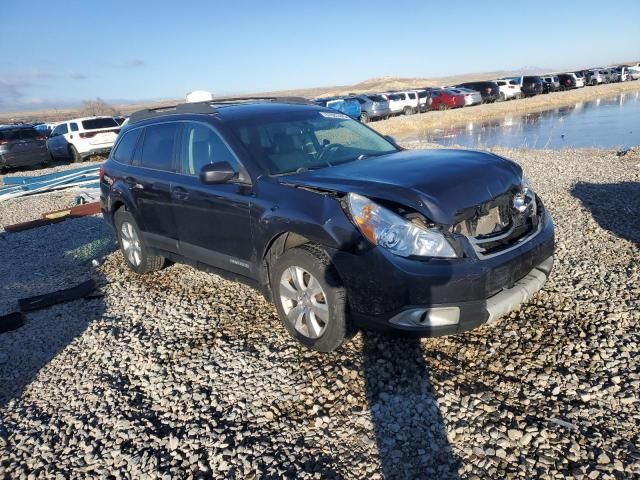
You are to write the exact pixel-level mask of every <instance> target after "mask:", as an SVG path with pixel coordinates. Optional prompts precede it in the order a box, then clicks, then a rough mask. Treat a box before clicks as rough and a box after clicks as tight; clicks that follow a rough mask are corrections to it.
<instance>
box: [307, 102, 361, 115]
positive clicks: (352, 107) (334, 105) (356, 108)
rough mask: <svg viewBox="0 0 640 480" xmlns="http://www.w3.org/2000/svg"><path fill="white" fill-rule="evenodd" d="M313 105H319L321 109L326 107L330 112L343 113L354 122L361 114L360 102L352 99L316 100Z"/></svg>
mask: <svg viewBox="0 0 640 480" xmlns="http://www.w3.org/2000/svg"><path fill="white" fill-rule="evenodd" d="M313 103H315V104H316V105H320V106H321V107H327V108H330V109H332V110H337V111H338V112H341V113H344V114H345V115H349V116H350V117H351V118H353V119H355V120H359V119H360V114H361V113H362V107H361V106H360V102H358V101H357V100H355V99H353V98H343V97H327V98H316V99H315V100H313Z"/></svg>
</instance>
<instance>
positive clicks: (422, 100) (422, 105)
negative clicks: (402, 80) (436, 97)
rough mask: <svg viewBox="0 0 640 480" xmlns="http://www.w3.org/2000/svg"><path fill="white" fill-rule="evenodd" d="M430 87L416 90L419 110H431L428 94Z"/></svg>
mask: <svg viewBox="0 0 640 480" xmlns="http://www.w3.org/2000/svg"><path fill="white" fill-rule="evenodd" d="M429 90H430V89H422V90H418V102H419V107H418V108H419V109H420V112H428V111H429V110H431V95H429Z"/></svg>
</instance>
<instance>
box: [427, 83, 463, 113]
mask: <svg viewBox="0 0 640 480" xmlns="http://www.w3.org/2000/svg"><path fill="white" fill-rule="evenodd" d="M430 94H431V110H448V109H450V108H460V107H464V95H463V94H461V93H455V92H452V91H451V90H447V89H444V88H439V89H434V90H431V92H430Z"/></svg>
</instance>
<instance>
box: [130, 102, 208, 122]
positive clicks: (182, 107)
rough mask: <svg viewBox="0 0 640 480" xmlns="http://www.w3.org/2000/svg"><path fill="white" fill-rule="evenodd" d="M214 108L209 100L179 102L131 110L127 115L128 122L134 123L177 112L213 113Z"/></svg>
mask: <svg viewBox="0 0 640 480" xmlns="http://www.w3.org/2000/svg"><path fill="white" fill-rule="evenodd" d="M215 112H216V109H215V107H214V106H213V105H211V102H194V103H180V104H178V105H168V106H165V107H158V108H147V109H144V110H138V111H137V112H133V113H132V114H131V116H130V117H129V123H136V122H140V121H142V120H147V119H148V118H155V117H161V116H164V115H175V114H178V113H215Z"/></svg>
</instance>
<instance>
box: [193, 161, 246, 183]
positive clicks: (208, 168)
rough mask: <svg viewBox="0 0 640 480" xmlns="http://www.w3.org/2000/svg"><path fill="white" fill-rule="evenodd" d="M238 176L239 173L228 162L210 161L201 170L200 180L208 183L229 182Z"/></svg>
mask: <svg viewBox="0 0 640 480" xmlns="http://www.w3.org/2000/svg"><path fill="white" fill-rule="evenodd" d="M236 176H237V173H236V172H235V170H233V168H232V167H231V165H230V164H229V163H228V162H216V163H209V164H208V165H205V166H204V167H202V170H200V181H201V182H202V183H204V184H206V185H213V184H218V183H227V182H228V181H229V180H233V179H234V178H235V177H236Z"/></svg>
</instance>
